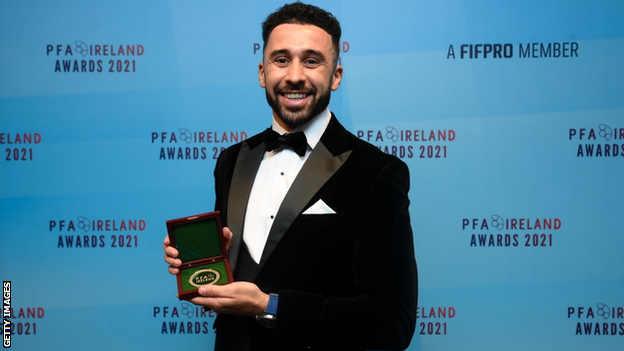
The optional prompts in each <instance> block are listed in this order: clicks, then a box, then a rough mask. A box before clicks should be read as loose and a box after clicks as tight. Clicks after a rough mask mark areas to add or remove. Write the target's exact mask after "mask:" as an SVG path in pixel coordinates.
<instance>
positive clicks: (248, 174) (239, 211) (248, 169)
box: [227, 143, 264, 272]
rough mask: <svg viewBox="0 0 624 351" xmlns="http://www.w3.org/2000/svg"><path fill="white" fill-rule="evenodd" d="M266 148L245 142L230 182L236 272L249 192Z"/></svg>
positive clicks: (232, 254) (231, 254)
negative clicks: (252, 146)
mask: <svg viewBox="0 0 624 351" xmlns="http://www.w3.org/2000/svg"><path fill="white" fill-rule="evenodd" d="M263 156H264V148H263V147H261V145H260V146H256V147H255V148H253V149H250V148H249V144H247V143H244V144H243V145H242V146H241V150H240V152H239V153H238V158H237V159H236V166H235V168H234V174H233V175H232V183H231V184H230V194H229V196H228V208H227V211H228V212H227V213H228V218H227V223H228V227H229V228H230V230H231V231H232V233H233V234H234V236H233V237H232V243H231V245H230V252H229V260H230V265H231V266H232V272H236V262H237V261H238V253H239V251H240V245H241V238H242V236H243V222H244V221H245V211H246V210H247V201H248V200H249V193H250V192H251V187H252V185H253V182H254V179H255V178H256V171H257V170H258V167H259V166H260V162H261V161H262V157H263Z"/></svg>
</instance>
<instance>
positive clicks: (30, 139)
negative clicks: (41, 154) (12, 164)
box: [0, 133, 41, 161]
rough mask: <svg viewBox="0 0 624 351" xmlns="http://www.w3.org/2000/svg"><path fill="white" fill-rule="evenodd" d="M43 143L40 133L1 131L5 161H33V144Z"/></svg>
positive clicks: (1, 143)
mask: <svg viewBox="0 0 624 351" xmlns="http://www.w3.org/2000/svg"><path fill="white" fill-rule="evenodd" d="M40 143H41V134H39V133H0V145H2V148H3V149H4V150H3V151H4V154H3V159H4V160H5V161H32V160H33V159H34V151H33V145H39V144H40Z"/></svg>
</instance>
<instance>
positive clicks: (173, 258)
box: [163, 227, 232, 275]
mask: <svg viewBox="0 0 624 351" xmlns="http://www.w3.org/2000/svg"><path fill="white" fill-rule="evenodd" d="M223 238H224V239H225V252H226V255H227V252H229V251H230V243H231V242H232V232H231V231H230V229H229V228H227V227H224V228H223ZM163 250H164V251H165V262H167V264H169V273H171V274H173V275H176V274H178V273H180V269H179V268H180V266H181V265H182V261H181V260H180V259H178V255H179V254H180V253H179V252H178V250H177V249H176V248H175V247H173V246H171V241H170V240H169V236H168V235H167V236H165V240H164V241H163Z"/></svg>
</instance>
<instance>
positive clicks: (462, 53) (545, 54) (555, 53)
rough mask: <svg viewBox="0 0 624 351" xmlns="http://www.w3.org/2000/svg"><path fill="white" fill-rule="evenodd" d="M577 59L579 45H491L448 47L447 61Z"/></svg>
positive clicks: (561, 43) (571, 43) (568, 43)
mask: <svg viewBox="0 0 624 351" xmlns="http://www.w3.org/2000/svg"><path fill="white" fill-rule="evenodd" d="M574 57H579V43H577V42H551V43H519V44H515V45H514V44H510V43H491V44H460V45H455V46H453V45H452V44H451V45H449V47H448V50H447V52H446V58H447V59H457V58H459V59H460V60H466V59H468V60H477V59H511V58H522V59H524V58H556V59H558V58H574Z"/></svg>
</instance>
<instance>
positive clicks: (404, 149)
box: [356, 126, 457, 159]
mask: <svg viewBox="0 0 624 351" xmlns="http://www.w3.org/2000/svg"><path fill="white" fill-rule="evenodd" d="M356 135H357V137H358V138H360V139H362V140H365V141H368V142H369V143H371V144H373V145H375V146H377V147H378V148H379V149H380V150H381V151H383V152H385V153H387V154H390V155H394V156H397V157H399V158H402V159H412V158H421V159H427V158H433V159H435V158H447V157H448V155H449V145H450V143H452V142H453V141H455V138H456V137H457V134H456V133H455V131H454V130H452V129H427V130H422V129H398V128H395V127H392V126H387V127H385V129H376V130H375V129H369V130H358V131H356Z"/></svg>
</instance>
